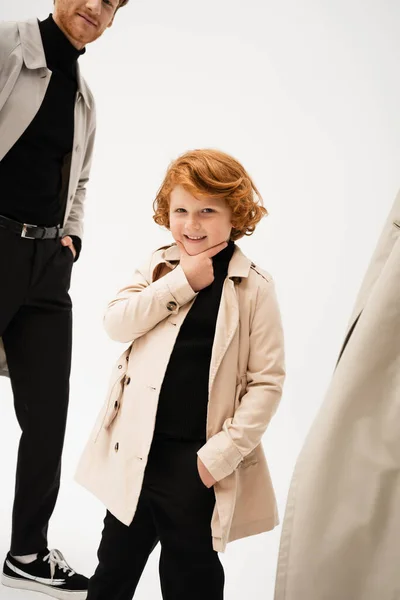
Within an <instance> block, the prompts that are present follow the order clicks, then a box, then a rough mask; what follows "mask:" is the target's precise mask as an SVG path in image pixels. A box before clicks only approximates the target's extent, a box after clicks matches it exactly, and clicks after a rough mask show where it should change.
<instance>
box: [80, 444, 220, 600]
mask: <svg viewBox="0 0 400 600" xmlns="http://www.w3.org/2000/svg"><path fill="white" fill-rule="evenodd" d="M201 446H202V443H200V442H183V441H174V440H165V441H153V444H152V447H151V451H150V455H149V459H148V463H147V466H146V471H145V476H144V481H143V487H142V491H141V495H140V498H139V503H138V507H137V510H136V513H135V516H134V518H133V521H132V523H131V525H130V526H129V527H126V526H125V525H123V524H122V523H120V521H118V520H117V519H116V518H115V517H113V515H111V514H110V513H109V512H107V514H106V517H105V520H104V529H103V534H102V540H101V543H100V547H99V550H98V559H99V565H98V567H97V569H96V572H95V574H94V576H93V577H92V578H91V580H90V583H89V593H88V596H87V600H131V598H133V595H134V593H135V590H136V587H137V585H138V582H139V579H140V576H141V574H142V572H143V569H144V567H145V565H146V562H147V559H148V557H149V555H150V553H151V552H152V550H153V549H154V548H155V546H156V545H157V543H158V542H160V543H161V555H160V563H159V572H160V582H161V590H162V595H163V598H164V600H188V599H190V600H205V599H207V600H222V599H223V588H224V571H223V567H222V565H221V562H220V560H219V557H218V553H217V552H215V550H213V548H212V537H211V516H212V512H213V509H214V505H215V495H214V490H213V488H206V487H205V486H204V484H203V483H202V481H201V479H200V477H199V475H198V471H197V454H196V452H197V450H198V449H199V448H200V447H201Z"/></svg>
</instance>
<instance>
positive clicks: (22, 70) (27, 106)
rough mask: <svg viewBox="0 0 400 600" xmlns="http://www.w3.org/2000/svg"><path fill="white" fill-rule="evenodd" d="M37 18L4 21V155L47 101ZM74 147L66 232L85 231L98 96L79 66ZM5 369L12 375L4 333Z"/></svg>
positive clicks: (0, 105)
mask: <svg viewBox="0 0 400 600" xmlns="http://www.w3.org/2000/svg"><path fill="white" fill-rule="evenodd" d="M51 75H52V73H51V71H50V70H49V69H48V68H47V65H46V57H45V54H44V50H43V45H42V38H41V36H40V30H39V26H38V21H37V19H31V20H29V21H20V22H2V23H0V160H2V159H3V158H4V156H5V155H6V154H7V152H8V151H9V150H10V149H11V148H12V147H13V146H14V144H15V143H16V142H17V140H18V139H19V138H20V137H21V135H22V134H23V132H24V131H25V129H26V128H27V127H28V126H29V124H30V123H31V121H32V120H33V118H34V117H35V115H36V113H37V111H38V110H39V108H40V105H41V104H42V101H43V98H44V96H45V94H46V90H47V87H48V85H49V83H50V79H51ZM77 78H78V92H77V96H76V102H75V126H74V141H73V151H72V157H71V163H70V165H66V171H68V170H69V169H70V176H69V180H68V189H67V187H66V188H65V190H63V192H62V193H63V194H64V193H65V195H67V206H66V212H65V218H64V223H63V227H64V233H65V235H77V236H79V237H80V238H82V235H83V214H84V200H85V195H86V184H87V182H88V179H89V171H90V164H91V159H92V152H93V143H94V136H95V121H96V117H95V106H94V99H93V96H92V94H91V92H90V90H89V88H88V86H87V84H86V82H85V81H84V79H83V77H82V76H81V74H80V72H79V66H78V72H77ZM0 375H6V376H8V369H7V362H6V357H5V354H4V348H3V344H2V342H1V339H0Z"/></svg>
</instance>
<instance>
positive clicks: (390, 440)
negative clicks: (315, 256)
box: [275, 194, 400, 600]
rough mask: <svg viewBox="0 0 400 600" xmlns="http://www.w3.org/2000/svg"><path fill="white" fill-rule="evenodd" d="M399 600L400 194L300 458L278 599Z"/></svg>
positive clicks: (287, 519)
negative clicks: (328, 386) (330, 381)
mask: <svg viewBox="0 0 400 600" xmlns="http://www.w3.org/2000/svg"><path fill="white" fill-rule="evenodd" d="M398 598H400V194H399V196H398V197H397V199H396V201H395V204H394V206H393V209H392V211H391V213H390V215H389V218H388V220H387V223H386V225H385V228H384V230H383V233H382V235H381V237H380V240H379V243H378V246H377V248H376V250H375V253H374V255H373V257H372V261H371V264H370V266H369V268H368V271H367V273H366V276H365V278H364V281H363V284H362V287H361V290H360V293H359V296H358V299H357V302H356V305H355V308H354V311H353V315H352V317H351V321H350V324H349V329H348V334H347V336H346V340H345V344H344V348H343V350H342V355H341V357H340V359H339V362H338V365H337V368H336V370H335V373H334V376H333V379H332V383H331V385H330V388H329V390H328V393H327V396H326V398H325V401H324V403H323V405H322V408H321V410H320V412H319V414H318V416H317V418H316V420H315V422H314V424H313V426H312V428H311V431H310V433H309V435H308V437H307V439H306V442H305V445H304V447H303V450H302V452H301V454H300V457H299V459H298V461H297V465H296V468H295V473H294V476H293V481H292V484H291V488H290V492H289V498H288V503H287V508H286V515H285V519H284V524H283V531H282V537H281V548H280V555H279V561H278V572H277V580H276V592H275V600H397V599H398Z"/></svg>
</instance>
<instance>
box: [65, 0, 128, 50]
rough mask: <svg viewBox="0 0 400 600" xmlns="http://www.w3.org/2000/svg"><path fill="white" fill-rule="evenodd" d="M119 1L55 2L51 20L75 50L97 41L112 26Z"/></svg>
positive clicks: (74, 0) (79, 0)
mask: <svg viewBox="0 0 400 600" xmlns="http://www.w3.org/2000/svg"><path fill="white" fill-rule="evenodd" d="M118 4H119V0H55V8H54V14H53V18H54V21H55V22H56V23H57V25H58V26H59V27H60V29H61V30H62V31H63V32H64V33H65V34H66V35H67V37H68V38H69V39H70V41H71V42H72V43H73V44H74V46H76V47H77V48H83V47H84V46H86V44H89V43H90V42H93V41H94V40H97V38H98V37H100V36H101V34H102V33H103V32H104V31H105V30H106V29H107V27H110V26H111V25H112V22H113V19H114V15H115V12H116V10H117V8H118Z"/></svg>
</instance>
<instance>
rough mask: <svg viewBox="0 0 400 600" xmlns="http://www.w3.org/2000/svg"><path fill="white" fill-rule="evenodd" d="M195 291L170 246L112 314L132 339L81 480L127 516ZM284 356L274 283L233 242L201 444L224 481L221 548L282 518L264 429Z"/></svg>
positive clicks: (112, 322)
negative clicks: (267, 452)
mask: <svg viewBox="0 0 400 600" xmlns="http://www.w3.org/2000/svg"><path fill="white" fill-rule="evenodd" d="M195 296H196V294H195V292H193V290H192V288H191V287H190V285H189V283H188V281H187V279H186V276H185V274H184V272H183V269H182V267H181V266H180V265H179V249H178V248H177V246H175V245H173V246H171V247H169V248H167V249H166V250H165V249H161V250H159V251H156V252H155V253H154V254H153V255H152V258H151V260H150V262H149V263H148V264H147V265H145V266H144V267H143V268H142V269H140V270H137V271H136V272H135V274H134V276H133V280H132V282H131V284H130V285H128V286H127V287H125V288H123V289H122V290H121V291H120V292H119V294H118V296H117V297H116V298H115V300H113V301H112V302H111V303H110V305H109V308H108V310H107V313H106V315H105V327H106V330H107V332H108V334H109V335H110V337H111V338H112V339H114V340H118V341H120V342H128V343H131V345H130V346H129V348H128V349H127V350H126V351H125V352H124V353H123V354H122V356H121V358H120V359H119V360H118V362H117V364H116V365H115V368H114V371H113V374H112V377H111V383H110V389H109V393H108V396H107V399H106V402H105V404H104V407H103V409H102V411H101V413H100V415H99V417H98V420H97V423H96V425H95V427H94V430H93V432H92V434H91V436H90V439H89V441H88V444H87V446H86V449H85V451H84V454H83V456H82V459H81V461H80V464H79V467H78V472H77V480H78V481H79V482H80V483H81V484H82V485H84V486H85V487H86V488H87V489H88V490H89V491H91V492H92V493H93V494H94V495H95V496H96V497H97V498H99V499H100V500H101V501H102V502H103V503H104V504H105V506H106V507H107V508H108V509H109V510H110V512H111V513H112V514H114V515H115V516H116V517H117V518H118V519H119V520H120V521H122V522H123V523H125V524H126V525H129V524H130V523H131V521H132V519H133V517H134V514H135V511H136V506H137V501H138V498H139V495H140V491H141V487H142V482H143V475H144V471H145V467H146V462H147V457H148V453H149V449H150V446H151V442H152V438H153V432H154V423H155V418H156V412H157V404H158V396H159V393H160V388H161V385H162V382H163V379H164V373H165V370H166V368H167V365H168V361H169V358H170V355H171V352H172V349H173V347H174V344H175V340H176V337H177V335H178V332H179V328H180V326H181V324H182V322H183V320H184V318H185V316H186V315H187V313H188V311H189V309H190V307H191V305H192V303H193V301H194V299H195ZM283 361H284V358H283V336H282V327H281V319H280V314H279V309H278V305H277V301H276V297H275V291H274V283H273V281H272V279H271V277H270V275H268V273H265V272H264V271H261V270H260V269H258V268H257V267H256V266H255V265H254V264H252V263H251V261H250V260H249V259H248V258H246V256H244V255H243V254H242V252H241V251H240V250H239V248H238V247H236V248H235V251H234V254H233V256H232V259H231V261H230V263H229V269H228V275H227V277H226V279H225V282H224V286H223V290H222V296H221V304H220V308H219V312H218V319H217V326H216V333H215V339H214V344H213V349H212V357H211V365H210V382H209V403H208V415H207V442H206V444H205V445H204V446H203V447H202V448H200V450H199V451H198V455H199V457H200V458H201V460H202V461H203V463H204V464H205V466H206V467H207V469H208V470H209V471H210V473H211V474H212V476H213V477H214V478H215V479H216V480H217V483H216V484H215V485H214V489H215V496H216V506H215V510H214V514H213V517H212V522H211V529H212V537H213V546H214V549H215V550H217V551H224V549H225V546H226V544H227V542H229V541H232V540H235V539H238V538H242V537H245V536H249V535H254V534H257V533H261V532H263V531H268V530H270V529H273V528H274V527H275V525H276V524H277V523H278V517H277V510H276V502H275V495H274V491H273V488H272V484H271V479H270V475H269V471H268V467H267V462H266V459H265V456H264V451H263V447H262V445H261V438H262V436H263V434H264V432H265V430H266V428H267V425H268V423H269V421H270V419H271V417H272V415H273V414H274V412H275V410H276V408H277V406H278V403H279V400H280V398H281V393H282V385H283V380H284V365H283ZM187 392H188V401H190V389H188V390H187ZM182 485H185V482H184V481H182Z"/></svg>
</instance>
